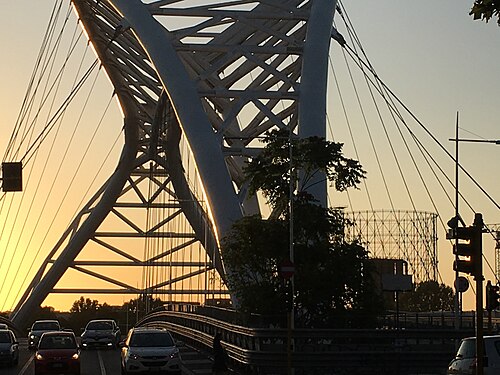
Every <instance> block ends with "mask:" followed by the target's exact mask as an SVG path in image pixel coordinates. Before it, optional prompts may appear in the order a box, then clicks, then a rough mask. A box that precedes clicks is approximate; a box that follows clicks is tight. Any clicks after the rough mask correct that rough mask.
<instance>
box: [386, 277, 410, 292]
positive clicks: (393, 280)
mask: <svg viewBox="0 0 500 375" xmlns="http://www.w3.org/2000/svg"><path fill="white" fill-rule="evenodd" d="M382 289H383V290H387V291H391V292H408V291H410V290H413V283H412V276H411V275H382Z"/></svg>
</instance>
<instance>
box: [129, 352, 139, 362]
mask: <svg viewBox="0 0 500 375" xmlns="http://www.w3.org/2000/svg"><path fill="white" fill-rule="evenodd" d="M129 358H130V359H134V360H136V359H139V358H140V356H138V355H137V354H134V353H132V354H130V355H129Z"/></svg>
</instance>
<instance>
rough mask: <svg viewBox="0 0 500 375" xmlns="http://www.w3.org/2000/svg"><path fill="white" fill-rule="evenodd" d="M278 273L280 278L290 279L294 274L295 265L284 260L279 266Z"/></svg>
mask: <svg viewBox="0 0 500 375" xmlns="http://www.w3.org/2000/svg"><path fill="white" fill-rule="evenodd" d="M278 273H279V275H280V276H281V277H282V278H284V279H290V278H291V277H292V276H293V274H294V273H295V265H294V264H293V263H292V262H291V261H290V260H289V259H285V260H284V261H283V262H281V264H280V265H279V267H278Z"/></svg>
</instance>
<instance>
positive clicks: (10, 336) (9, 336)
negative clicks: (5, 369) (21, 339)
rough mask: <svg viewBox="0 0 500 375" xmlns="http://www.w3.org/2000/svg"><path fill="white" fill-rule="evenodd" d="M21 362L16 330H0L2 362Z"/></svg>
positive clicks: (0, 358)
mask: <svg viewBox="0 0 500 375" xmlns="http://www.w3.org/2000/svg"><path fill="white" fill-rule="evenodd" d="M18 362H19V343H18V342H17V339H16V336H15V335H14V332H12V331H11V330H8V329H2V330H0V363H2V364H4V363H5V364H7V365H8V366H16V365H17V363H18Z"/></svg>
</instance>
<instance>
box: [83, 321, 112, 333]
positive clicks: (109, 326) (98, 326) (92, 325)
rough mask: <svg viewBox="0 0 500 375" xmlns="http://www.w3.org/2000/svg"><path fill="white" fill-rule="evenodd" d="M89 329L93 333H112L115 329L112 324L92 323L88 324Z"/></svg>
mask: <svg viewBox="0 0 500 375" xmlns="http://www.w3.org/2000/svg"><path fill="white" fill-rule="evenodd" d="M87 329H88V330H93V331H101V330H103V331H104V330H106V331H110V330H112V329H113V325H112V324H111V322H90V323H89V324H87Z"/></svg>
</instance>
